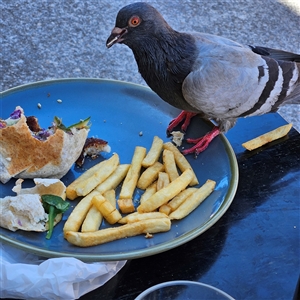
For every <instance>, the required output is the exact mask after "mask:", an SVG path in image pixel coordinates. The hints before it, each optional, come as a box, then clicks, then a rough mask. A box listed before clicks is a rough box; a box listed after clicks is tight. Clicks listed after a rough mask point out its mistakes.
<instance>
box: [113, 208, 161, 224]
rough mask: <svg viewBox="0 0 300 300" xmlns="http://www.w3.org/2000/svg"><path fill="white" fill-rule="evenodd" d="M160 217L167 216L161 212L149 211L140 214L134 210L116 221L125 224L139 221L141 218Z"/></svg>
mask: <svg viewBox="0 0 300 300" xmlns="http://www.w3.org/2000/svg"><path fill="white" fill-rule="evenodd" d="M161 218H167V216H166V215H165V214H163V213H161V212H158V211H156V212H149V213H144V214H140V213H138V212H134V213H132V214H129V215H127V216H125V217H123V218H122V219H121V220H120V221H118V223H120V224H126V223H134V222H139V221H142V220H148V219H161Z"/></svg>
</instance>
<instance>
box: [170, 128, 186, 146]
mask: <svg viewBox="0 0 300 300" xmlns="http://www.w3.org/2000/svg"><path fill="white" fill-rule="evenodd" d="M171 134H172V136H173V138H172V141H173V143H174V144H175V145H176V146H177V147H180V146H181V144H182V140H183V138H184V133H183V132H181V131H172V132H171Z"/></svg>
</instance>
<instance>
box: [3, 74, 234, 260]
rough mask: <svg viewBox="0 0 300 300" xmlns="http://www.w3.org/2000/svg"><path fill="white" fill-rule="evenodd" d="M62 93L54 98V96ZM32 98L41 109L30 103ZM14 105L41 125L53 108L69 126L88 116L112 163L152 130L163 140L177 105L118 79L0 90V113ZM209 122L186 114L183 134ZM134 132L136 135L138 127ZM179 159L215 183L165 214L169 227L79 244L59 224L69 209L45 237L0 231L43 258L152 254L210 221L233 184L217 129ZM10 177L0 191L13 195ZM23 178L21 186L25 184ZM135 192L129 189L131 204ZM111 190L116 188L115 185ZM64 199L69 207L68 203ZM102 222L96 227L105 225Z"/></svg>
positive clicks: (229, 158)
mask: <svg viewBox="0 0 300 300" xmlns="http://www.w3.org/2000/svg"><path fill="white" fill-rule="evenodd" d="M58 99H60V100H62V102H61V103H59V102H58V101H57V100H58ZM38 103H40V104H41V108H38ZM17 105H20V106H21V107H23V109H24V111H25V115H27V116H29V115H34V116H36V117H37V118H38V119H39V122H40V124H41V126H42V127H47V126H49V125H50V124H51V122H52V120H53V117H54V116H55V115H56V116H58V117H61V118H62V119H63V122H64V124H66V125H70V124H72V123H75V122H77V121H78V120H80V119H84V118H87V117H89V116H91V121H92V127H91V130H90V134H89V136H96V137H99V138H101V139H104V140H106V141H108V142H109V145H110V146H111V148H112V152H116V153H118V154H119V157H120V163H130V162H131V158H132V155H133V151H134V148H135V146H143V147H146V148H147V149H149V148H150V146H151V143H152V140H153V137H154V136H155V135H157V136H159V137H160V138H162V139H163V140H164V141H169V140H170V139H169V138H168V137H167V136H166V127H167V125H168V124H169V122H170V120H171V119H172V118H174V117H176V116H177V115H178V113H179V111H178V110H177V109H174V108H173V107H171V106H169V105H168V104H166V103H164V102H163V101H162V100H160V99H159V98H158V96H156V94H154V93H153V92H152V91H151V90H150V89H148V88H146V87H143V86H139V85H135V84H130V83H125V82H119V81H111V80H102V79H62V80H53V81H43V82H37V83H33V84H28V85H23V86H20V87H17V88H13V89H10V90H8V91H5V92H3V93H1V105H0V108H1V114H0V115H1V117H2V118H6V117H8V116H9V114H10V113H11V112H12V111H13V110H14V108H15V107H16V106H17ZM211 127H212V125H211V124H210V123H206V122H204V121H203V120H202V119H200V118H197V117H195V118H193V120H192V123H191V125H190V127H189V128H188V131H187V134H186V136H187V137H199V136H201V135H204V134H205V133H206V132H208V131H209V130H210V129H211ZM140 133H142V135H141V134H140ZM111 155H112V154H105V155H104V156H100V157H99V158H98V159H96V160H91V161H87V162H86V164H85V165H84V168H85V169H86V168H88V167H90V166H92V165H94V164H96V163H98V162H100V161H101V160H103V159H107V158H108V157H110V156H111ZM187 159H188V160H189V162H190V163H191V165H192V167H193V169H194V170H195V172H196V174H197V177H198V179H199V182H200V184H203V183H204V182H205V181H206V180H207V179H208V178H209V179H212V180H215V181H216V182H217V185H216V190H215V191H214V192H213V193H212V194H211V195H210V196H209V197H208V198H207V199H206V200H205V201H204V202H203V203H202V204H201V205H200V206H199V207H198V208H197V209H196V210H195V211H193V212H192V213H191V214H190V215H189V216H188V217H186V218H185V219H183V220H180V221H173V222H172V228H171V230H170V231H169V232H166V233H158V234H155V235H154V237H153V238H151V239H146V238H145V237H144V235H141V236H136V237H131V238H127V239H121V240H118V241H113V242H110V243H107V244H104V245H99V246H95V247H89V248H79V247H76V246H73V245H71V244H69V243H68V242H67V241H66V240H64V238H63V232H62V229H63V225H64V222H65V220H66V219H67V218H68V215H69V214H70V211H71V209H70V211H68V212H67V213H65V214H64V217H63V221H62V222H60V223H59V224H58V225H57V226H56V227H55V230H54V234H53V236H52V238H51V240H47V239H45V235H46V233H36V232H25V231H20V230H19V231H16V232H11V231H9V230H6V229H3V228H0V238H1V240H2V241H3V242H7V243H9V244H11V245H13V246H15V247H17V248H21V249H23V250H25V251H28V252H31V253H35V254H38V255H41V256H44V257H61V256H72V257H76V258H78V259H81V260H83V261H107V260H123V259H133V258H139V257H144V256H149V255H153V254H156V253H160V252H163V251H166V250H169V249H172V248H174V247H177V246H179V245H181V244H183V243H186V242H188V241H189V240H191V239H193V238H195V237H197V236H198V235H200V234H201V233H203V232H204V231H206V230H207V229H208V228H210V227H211V226H212V225H213V224H214V223H216V222H217V221H218V220H219V219H220V218H221V216H222V215H223V214H224V213H225V212H226V210H227V209H228V208H229V206H230V204H231V202H232V200H233V198H234V195H235V192H236V189H237V184H238V167H237V161H236V157H235V154H234V152H233V150H232V148H231V146H230V144H229V142H228V141H227V139H226V138H225V137H224V136H223V135H221V136H219V137H217V138H216V139H215V140H214V141H213V142H212V143H211V145H210V146H209V149H208V150H206V151H205V152H203V153H202V154H200V155H199V156H198V158H197V159H195V158H194V157H193V155H188V156H187ZM82 172H83V170H82V169H79V168H72V169H71V170H70V171H69V172H68V173H67V174H66V176H64V178H62V180H63V182H64V183H65V184H66V185H68V184H69V183H71V182H72V181H73V180H74V179H75V178H76V177H78V176H79V175H80V174H81V173H82ZM14 183H15V180H14V179H13V180H10V181H9V182H8V183H6V184H5V185H3V184H1V183H0V197H4V196H7V195H14V193H13V192H12V190H11V189H12V187H13V186H14ZM32 185H33V183H32V181H31V180H26V181H25V184H24V186H25V187H29V186H32ZM141 193H142V191H139V190H137V191H136V193H135V195H134V200H135V204H136V206H137V205H138V199H139V198H140V196H141ZM117 195H118V190H117ZM76 203H77V202H76V201H72V202H71V207H74V205H76ZM108 226H109V225H107V224H106V223H105V222H104V224H102V227H103V228H105V227H108Z"/></svg>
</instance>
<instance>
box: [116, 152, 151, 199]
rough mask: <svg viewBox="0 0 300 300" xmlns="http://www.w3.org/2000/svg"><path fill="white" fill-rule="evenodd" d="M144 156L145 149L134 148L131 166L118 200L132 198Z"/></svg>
mask: <svg viewBox="0 0 300 300" xmlns="http://www.w3.org/2000/svg"><path fill="white" fill-rule="evenodd" d="M145 155H146V148H144V147H139V146H137V147H135V150H134V154H133V157H132V160H131V165H130V167H129V170H128V172H127V174H126V177H125V179H124V182H123V184H122V188H121V192H120V195H119V198H120V199H130V198H132V196H133V192H134V190H135V188H136V184H137V182H138V179H139V176H140V171H141V168H142V161H143V159H144V157H145Z"/></svg>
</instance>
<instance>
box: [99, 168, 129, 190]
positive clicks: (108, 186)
mask: <svg viewBox="0 0 300 300" xmlns="http://www.w3.org/2000/svg"><path fill="white" fill-rule="evenodd" d="M129 167H130V165H129V164H121V165H118V167H117V168H116V170H115V171H114V172H113V173H112V174H111V175H110V176H109V177H108V178H107V179H106V180H104V181H103V182H102V183H100V184H99V185H98V186H96V188H95V190H96V191H97V192H99V193H100V194H103V193H105V192H106V191H109V190H113V189H115V188H116V187H117V186H118V185H119V184H120V183H121V181H122V180H123V179H124V178H125V176H126V174H127V172H128V170H129Z"/></svg>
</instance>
